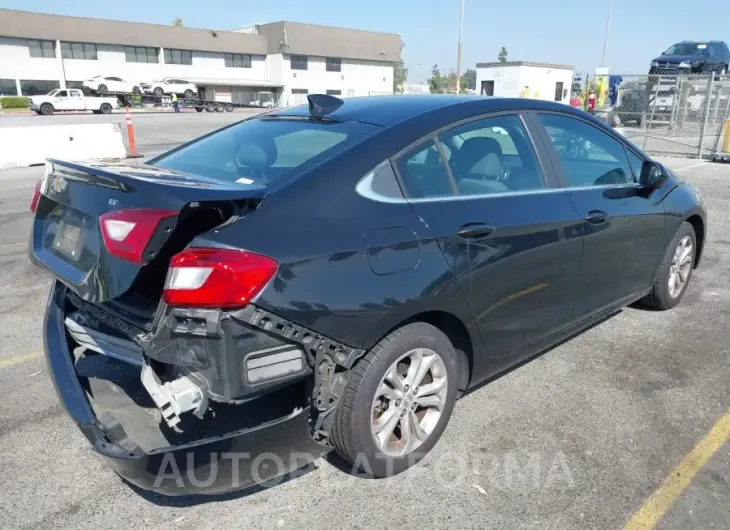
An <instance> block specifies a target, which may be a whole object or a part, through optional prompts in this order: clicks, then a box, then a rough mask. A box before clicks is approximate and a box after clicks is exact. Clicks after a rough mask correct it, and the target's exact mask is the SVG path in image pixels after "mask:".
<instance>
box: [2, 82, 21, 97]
mask: <svg viewBox="0 0 730 530" xmlns="http://www.w3.org/2000/svg"><path fill="white" fill-rule="evenodd" d="M17 95H18V87H17V86H16V85H15V79H0V96H17Z"/></svg>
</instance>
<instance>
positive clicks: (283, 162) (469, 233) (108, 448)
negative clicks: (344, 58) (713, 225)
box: [30, 95, 707, 494]
mask: <svg viewBox="0 0 730 530" xmlns="http://www.w3.org/2000/svg"><path fill="white" fill-rule="evenodd" d="M31 209H32V210H33V211H34V212H35V217H34V221H33V228H32V234H31V241H30V257H31V259H32V261H33V262H35V263H36V264H38V265H40V266H43V267H45V268H47V269H49V270H50V271H51V272H52V273H53V274H54V276H55V277H56V281H55V282H54V285H53V287H52V290H51V294H50V298H49V302H48V306H47V313H46V321H45V327H44V330H45V331H44V333H45V348H46V357H47V361H48V364H49V367H50V373H51V375H52V378H53V380H54V383H55V385H56V388H57V390H58V395H59V398H60V400H61V402H62V403H63V405H64V407H65V408H66V410H67V411H68V413H69V414H70V415H71V417H72V418H73V419H74V420H75V422H76V423H77V424H78V425H79V427H80V428H81V430H82V431H83V433H84V434H85V435H86V437H87V438H88V440H89V441H90V442H91V444H92V446H93V448H94V450H95V451H97V452H98V453H100V454H102V455H104V456H106V457H107V458H108V460H109V462H110V463H111V465H112V466H113V468H114V469H115V470H116V471H117V472H118V473H119V474H121V475H122V476H124V477H125V478H126V479H127V480H129V481H131V482H133V483H135V484H137V485H139V486H141V487H144V488H152V489H156V490H159V491H161V492H163V493H166V494H182V493H188V492H190V491H196V492H205V493H219V492H222V491H226V490H230V489H233V488H237V487H243V486H246V485H249V484H251V483H254V482H257V481H259V480H263V479H264V478H266V477H270V476H272V475H277V474H281V473H284V472H286V471H290V470H291V469H294V468H296V467H297V466H298V465H301V463H302V462H301V460H300V459H299V456H300V455H301V454H302V451H306V452H307V453H308V454H318V453H321V452H324V451H327V450H329V449H330V448H335V450H336V451H337V452H338V453H339V454H340V455H341V456H342V457H343V458H344V459H345V460H346V461H349V462H351V463H352V464H353V465H354V466H356V467H359V468H362V469H364V470H365V471H367V472H369V473H372V474H373V475H375V476H383V475H387V474H390V473H398V472H401V471H403V470H405V469H406V468H408V467H409V466H410V465H412V464H414V463H415V462H417V461H418V460H419V459H420V458H421V457H422V456H423V455H425V454H426V453H427V452H428V451H429V450H430V449H431V448H432V447H433V446H434V444H436V442H437V441H438V439H439V437H440V436H441V434H442V433H443V432H444V429H445V428H446V425H447V423H448V421H449V417H450V416H451V412H452V410H453V407H454V403H455V401H456V399H457V398H458V397H459V396H460V395H462V394H463V393H464V392H465V391H467V390H469V389H470V388H472V387H474V386H475V385H478V384H479V383H481V382H483V381H485V380H487V379H488V378H490V377H492V376H494V375H495V374H498V373H499V372H501V371H504V370H505V369H507V368H508V367H510V366H512V365H514V364H516V363H518V362H520V361H522V360H524V359H526V358H528V357H530V356H533V355H535V354H537V353H539V352H541V351H544V350H545V349H547V348H549V347H550V346H552V345H554V344H556V343H558V342H559V341H562V340H564V339H566V338H568V337H570V336H572V335H574V334H576V333H577V332H579V331H581V330H582V329H585V328H586V327H588V326H590V325H592V324H594V323H596V322H598V321H600V320H601V319H603V318H605V317H606V316H608V315H610V314H611V313H613V312H615V311H617V310H618V309H619V308H621V307H622V306H625V305H627V304H631V303H634V302H637V301H640V303H642V304H643V305H645V306H648V307H651V308H655V309H670V308H672V307H673V306H675V305H676V304H678V303H679V302H680V300H681V299H682V297H683V295H684V293H685V292H686V289H687V286H688V284H689V281H690V278H691V276H692V271H693V269H694V268H695V267H696V266H697V265H698V263H699V262H700V258H701V256H702V250H703V245H704V242H705V239H706V238H705V234H706V229H707V219H706V211H705V208H704V206H703V204H702V200H701V199H700V197H699V196H698V194H697V193H696V192H695V190H694V189H693V188H692V187H691V186H690V185H689V184H687V183H685V182H684V181H682V180H681V179H679V178H678V177H677V176H676V175H674V174H673V173H672V172H671V171H669V170H668V169H667V168H665V167H663V166H662V165H661V164H658V163H656V162H654V161H652V160H650V159H649V158H648V157H647V156H646V155H645V154H644V153H642V152H641V151H640V150H639V149H637V147H636V146H635V145H633V144H631V143H630V142H628V141H627V140H626V139H624V138H623V137H621V136H620V135H618V134H616V133H614V132H613V131H612V130H611V129H610V128H608V127H606V126H605V125H604V124H602V123H601V122H599V121H597V120H596V119H594V118H592V117H591V116H589V115H588V114H585V113H583V112H581V111H578V110H575V109H572V108H570V107H568V106H565V105H561V104H557V103H550V102H542V101H534V100H525V99H499V98H482V97H466V96H436V95H429V96H393V97H385V96H383V97H372V98H354V99H347V100H340V99H337V98H334V97H331V96H324V95H312V96H309V105H308V106H302V107H295V108H290V109H283V110H275V111H272V112H268V113H266V114H262V115H259V116H255V117H252V118H250V119H247V120H244V121H242V122H239V123H236V124H234V125H231V126H229V127H226V128H224V129H221V130H219V131H216V132H214V133H212V134H209V135H207V136H204V137H202V138H199V139H197V140H194V141H192V142H190V143H188V144H186V145H183V146H181V147H179V148H177V149H175V150H173V151H170V152H168V153H166V154H164V155H162V156H160V157H158V158H155V159H153V160H151V161H149V162H148V163H147V164H144V165H138V166H122V165H109V164H88V165H81V164H77V163H71V162H65V161H60V160H49V161H48V163H47V165H46V174H45V177H44V178H43V180H42V181H40V182H39V184H38V186H37V189H36V193H35V195H34V197H33V201H32V204H31ZM110 367H111V368H113V369H110ZM231 455H233V456H231ZM211 459H213V461H211ZM272 461H273V465H271V463H272ZM263 463H267V464H268V465H263ZM173 464H174V465H173ZM214 464H215V465H214Z"/></svg>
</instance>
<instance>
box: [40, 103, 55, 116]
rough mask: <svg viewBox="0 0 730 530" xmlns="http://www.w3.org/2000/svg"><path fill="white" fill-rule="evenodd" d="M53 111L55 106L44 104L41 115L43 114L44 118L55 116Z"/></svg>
mask: <svg viewBox="0 0 730 530" xmlns="http://www.w3.org/2000/svg"><path fill="white" fill-rule="evenodd" d="M53 110H54V109H53V105H51V104H50V103H44V104H43V105H41V114H43V115H44V116H50V115H51V114H53Z"/></svg>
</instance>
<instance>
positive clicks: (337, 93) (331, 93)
mask: <svg viewBox="0 0 730 530" xmlns="http://www.w3.org/2000/svg"><path fill="white" fill-rule="evenodd" d="M327 95H328V96H341V95H342V90H328V91H327Z"/></svg>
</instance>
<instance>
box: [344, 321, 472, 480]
mask: <svg viewBox="0 0 730 530" xmlns="http://www.w3.org/2000/svg"><path fill="white" fill-rule="evenodd" d="M457 373H458V370H457V357H456V353H455V352H454V348H453V346H452V344H451V342H450V341H449V339H448V338H447V337H446V335H444V334H443V333H442V332H441V331H440V330H439V329H437V328H435V327H433V326H431V325H430V324H426V323H423V322H416V323H413V324H408V325H406V326H404V327H402V328H400V329H398V330H396V331H394V332H393V333H391V334H390V335H388V336H387V337H385V338H384V339H383V340H381V341H380V342H379V343H378V344H377V345H376V346H375V347H374V348H373V349H372V350H370V352H368V354H367V355H366V356H365V357H364V358H363V359H361V360H360V361H359V362H358V363H357V364H356V365H355V367H354V368H353V369H352V370H351V371H350V376H349V379H348V382H347V386H346V387H345V390H344V392H343V394H342V398H341V399H340V403H339V405H338V408H337V411H336V413H335V414H336V415H335V419H334V423H333V426H332V432H331V435H332V442H333V444H334V447H335V449H336V450H337V452H338V453H339V454H340V455H341V456H342V457H343V458H345V459H346V460H348V461H349V462H351V463H353V464H354V465H356V466H358V467H359V468H360V469H362V470H363V471H366V472H368V473H371V474H373V475H374V476H379V477H382V476H387V475H390V474H397V473H400V472H402V471H404V470H406V469H408V468H409V467H411V466H412V465H414V464H415V463H416V462H418V461H419V460H421V458H423V457H424V456H425V455H426V454H427V453H428V452H429V451H430V450H431V449H432V448H433V446H434V445H435V444H436V442H437V441H438V440H439V438H440V437H441V434H442V433H443V431H444V429H445V428H446V424H447V423H448V422H449V418H450V417H451V412H452V410H453V408H454V403H455V402H456V391H457V389H456V385H457Z"/></svg>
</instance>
